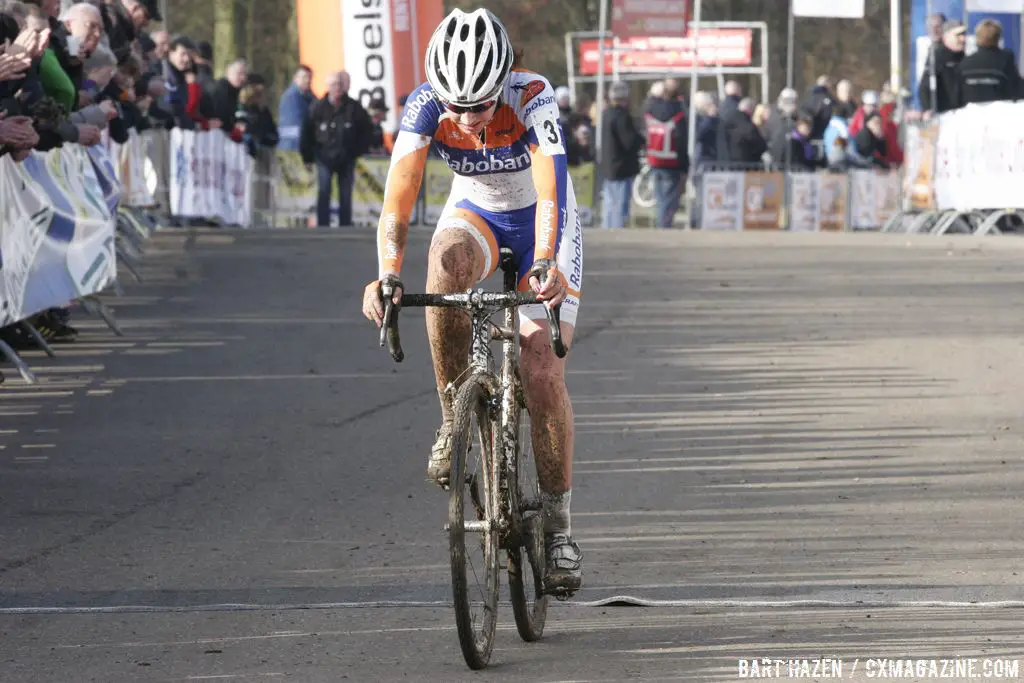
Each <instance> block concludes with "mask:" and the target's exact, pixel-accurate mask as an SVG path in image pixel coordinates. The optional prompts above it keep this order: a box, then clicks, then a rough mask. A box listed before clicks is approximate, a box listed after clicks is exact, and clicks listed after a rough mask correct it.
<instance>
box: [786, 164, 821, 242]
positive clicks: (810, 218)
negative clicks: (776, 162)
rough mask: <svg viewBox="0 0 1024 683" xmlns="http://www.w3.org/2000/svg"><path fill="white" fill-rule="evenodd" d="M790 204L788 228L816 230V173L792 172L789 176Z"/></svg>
mask: <svg viewBox="0 0 1024 683" xmlns="http://www.w3.org/2000/svg"><path fill="white" fill-rule="evenodd" d="M789 183H790V190H791V192H792V198H793V199H792V204H791V207H792V208H791V210H790V218H789V229H790V230H791V231H793V232H817V230H818V189H819V187H820V182H819V179H818V174H816V173H792V174H790V176H789Z"/></svg>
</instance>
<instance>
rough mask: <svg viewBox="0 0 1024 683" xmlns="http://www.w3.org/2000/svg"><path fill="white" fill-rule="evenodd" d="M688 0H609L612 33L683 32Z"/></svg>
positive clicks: (656, 33)
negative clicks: (610, 2)
mask: <svg viewBox="0 0 1024 683" xmlns="http://www.w3.org/2000/svg"><path fill="white" fill-rule="evenodd" d="M689 19H690V0H613V1H612V33H613V34H615V36H617V37H619V38H633V37H638V36H682V35H686V31H687V23H688V22H689Z"/></svg>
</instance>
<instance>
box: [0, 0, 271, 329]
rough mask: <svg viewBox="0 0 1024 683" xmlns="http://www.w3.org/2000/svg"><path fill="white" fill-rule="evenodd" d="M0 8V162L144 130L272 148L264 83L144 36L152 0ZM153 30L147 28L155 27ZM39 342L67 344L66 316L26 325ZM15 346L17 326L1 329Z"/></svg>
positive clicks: (170, 39) (10, 2)
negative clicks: (219, 72) (219, 136)
mask: <svg viewBox="0 0 1024 683" xmlns="http://www.w3.org/2000/svg"><path fill="white" fill-rule="evenodd" d="M63 5H64V6H63V7H62V3H61V0H0V34H2V35H0V39H2V41H3V42H2V44H0V154H3V155H7V156H9V157H10V158H11V159H12V160H13V161H14V162H20V161H23V160H24V159H25V158H27V157H28V155H29V154H31V152H32V150H38V151H47V150H51V149H54V148H58V147H61V146H64V145H69V144H80V145H85V146H91V145H95V144H98V143H100V142H101V141H102V140H103V138H104V134H106V135H107V136H109V139H110V140H112V141H113V142H116V143H121V144H123V143H125V142H127V141H128V139H129V136H130V131H132V130H135V131H144V130H147V129H152V128H163V129H170V128H174V127H178V128H183V129H187V130H211V129H221V130H223V131H224V133H225V134H226V135H228V136H229V137H230V138H231V139H232V140H235V141H236V142H239V143H244V144H245V145H246V146H247V147H248V149H249V151H250V152H251V153H252V154H256V153H257V152H258V151H259V150H260V149H261V148H263V147H273V146H275V145H276V144H277V141H278V132H277V126H276V124H275V123H274V120H273V116H272V115H271V114H270V111H269V110H268V109H267V107H266V106H265V103H264V102H263V93H264V89H265V81H264V80H263V79H262V78H261V77H260V76H258V75H256V74H250V73H249V70H248V66H247V64H246V62H245V61H244V60H238V61H236V62H235V63H233V64H232V65H231V66H230V67H229V68H228V69H227V72H226V74H225V77H224V78H222V79H220V80H215V78H214V75H213V71H212V67H211V62H212V49H211V47H210V44H209V43H199V44H196V43H195V42H193V41H192V40H190V39H189V38H188V37H186V36H171V35H169V34H168V33H167V31H164V30H151V24H152V22H160V21H162V17H161V16H160V11H159V8H158V6H157V2H156V0H89V1H85V2H77V3H73V4H70V5H69V4H67V3H66V2H65V3H63ZM154 28H155V27H154ZM31 322H32V323H33V324H34V325H35V327H36V328H37V329H39V330H40V332H42V333H43V335H44V337H45V338H46V339H47V340H48V341H51V342H53V341H56V342H62V341H65V342H66V341H73V340H74V339H75V338H76V337H77V331H76V330H75V329H74V328H73V327H72V326H71V325H70V323H69V314H68V311H67V310H66V309H50V310H48V311H45V312H43V313H42V314H39V315H37V316H35V318H34V319H33V320H32V321H31ZM0 335H2V336H3V338H4V339H5V340H7V341H8V342H9V343H12V344H14V345H15V346H23V345H24V344H25V343H26V341H27V340H26V339H24V338H22V337H21V335H20V332H19V329H18V328H6V329H4V330H2V331H0Z"/></svg>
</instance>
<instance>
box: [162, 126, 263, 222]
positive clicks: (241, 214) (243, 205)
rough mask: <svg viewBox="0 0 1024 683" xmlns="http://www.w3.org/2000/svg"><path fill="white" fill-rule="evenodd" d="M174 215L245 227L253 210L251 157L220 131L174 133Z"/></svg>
mask: <svg viewBox="0 0 1024 683" xmlns="http://www.w3.org/2000/svg"><path fill="white" fill-rule="evenodd" d="M170 157H171V175H170V181H171V188H170V190H171V213H172V214H174V215H175V216H182V217H185V218H217V219H219V220H221V221H222V222H224V223H225V224H227V225H239V226H242V227H246V226H248V225H249V223H250V216H251V208H252V206H251V205H252V188H251V182H250V181H251V178H252V167H253V162H252V158H251V157H249V155H248V154H246V152H245V146H244V145H240V144H237V143H235V142H232V141H231V140H230V139H229V138H228V137H226V136H225V135H224V133H222V132H221V131H219V130H211V131H202V132H199V133H197V132H195V131H191V130H181V129H179V128H175V129H174V130H172V131H171V151H170Z"/></svg>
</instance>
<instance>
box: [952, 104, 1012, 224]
mask: <svg viewBox="0 0 1024 683" xmlns="http://www.w3.org/2000/svg"><path fill="white" fill-rule="evenodd" d="M1022 116H1024V103H1014V102H992V103H990V104H969V105H967V106H966V107H964V108H963V109H957V110H956V111H951V112H947V113H945V114H942V115H941V116H940V117H939V133H938V139H937V141H936V143H935V200H936V204H937V206H938V208H939V209H940V210H946V209H957V210H960V211H968V210H972V209H1019V208H1024V193H1022V192H1021V191H1020V188H1021V185H1022V183H1024V148H1022V147H1021V145H1020V121H1021V117H1022Z"/></svg>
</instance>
